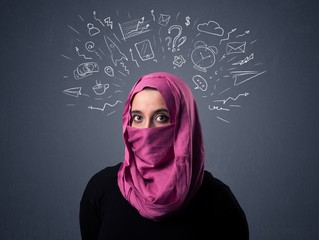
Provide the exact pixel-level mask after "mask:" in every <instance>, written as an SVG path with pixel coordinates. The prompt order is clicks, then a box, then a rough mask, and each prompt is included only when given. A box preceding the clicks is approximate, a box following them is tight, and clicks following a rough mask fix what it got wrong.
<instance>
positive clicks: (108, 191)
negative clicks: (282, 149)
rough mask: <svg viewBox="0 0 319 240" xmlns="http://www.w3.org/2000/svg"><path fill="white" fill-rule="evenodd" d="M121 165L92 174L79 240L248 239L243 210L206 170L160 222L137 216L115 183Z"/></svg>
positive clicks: (84, 202) (84, 196)
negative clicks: (187, 199)
mask: <svg viewBox="0 0 319 240" xmlns="http://www.w3.org/2000/svg"><path fill="white" fill-rule="evenodd" d="M119 167H120V164H117V165H116V166H113V167H107V168H105V169H103V170H101V171H99V172H98V173H96V174H95V175H94V176H93V177H92V178H91V179H90V181H89V182H88V184H87V186H86V188H85V191H84V193H83V196H82V199H81V203H80V228H81V236H82V239H83V240H106V239H107V240H113V239H116V240H121V239H126V240H127V239H130V240H143V239H147V240H153V239H164V240H169V239H174V240H178V239H196V240H199V239H227V240H231V239H234V240H247V239H249V230H248V223H247V219H246V216H245V213H244V211H243V210H242V208H241V206H240V205H239V203H238V201H237V199H236V198H235V196H234V194H233V193H232V192H231V190H230V188H229V187H228V186H227V185H226V184H224V183H223V182H221V181H220V180H218V179H217V178H215V177H213V175H212V174H211V173H210V172H208V171H205V174H204V179H203V183H202V185H201V187H200V189H199V190H198V192H197V193H196V195H195V196H194V197H193V199H192V200H191V201H190V203H189V204H188V205H187V206H186V207H185V208H184V209H183V210H182V211H180V212H179V213H178V214H175V215H173V216H170V217H169V218H167V219H165V220H163V221H158V222H157V221H152V220H149V219H147V218H144V217H142V216H141V215H140V214H139V213H138V211H137V210H136V209H135V208H134V207H132V206H131V205H130V204H129V202H127V200H126V199H125V198H124V197H123V196H122V194H121V192H120V190H119V187H118V185H117V172H118V169H119Z"/></svg>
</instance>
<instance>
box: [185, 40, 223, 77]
mask: <svg viewBox="0 0 319 240" xmlns="http://www.w3.org/2000/svg"><path fill="white" fill-rule="evenodd" d="M194 47H195V48H194V50H193V51H192V53H191V59H192V62H193V63H194V65H193V67H194V68H195V69H197V70H199V71H202V72H207V68H210V67H212V66H213V65H214V64H215V60H216V58H215V55H216V54H217V53H218V50H217V48H216V47H214V46H207V44H206V43H204V42H203V41H197V42H196V43H195V44H194Z"/></svg>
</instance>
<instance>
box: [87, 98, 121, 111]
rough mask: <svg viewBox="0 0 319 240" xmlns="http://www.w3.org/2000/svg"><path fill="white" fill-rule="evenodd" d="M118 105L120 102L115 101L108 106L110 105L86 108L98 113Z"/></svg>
mask: <svg viewBox="0 0 319 240" xmlns="http://www.w3.org/2000/svg"><path fill="white" fill-rule="evenodd" d="M119 103H122V102H121V101H119V100H118V101H116V102H115V103H114V104H110V103H104V105H103V107H101V108H100V107H93V106H88V108H89V109H92V110H99V111H102V112H103V111H104V110H105V109H106V108H107V107H109V108H113V107H115V106H116V105H117V104H119Z"/></svg>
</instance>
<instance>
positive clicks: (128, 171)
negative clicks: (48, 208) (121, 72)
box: [80, 72, 249, 240]
mask: <svg viewBox="0 0 319 240" xmlns="http://www.w3.org/2000/svg"><path fill="white" fill-rule="evenodd" d="M122 125H123V138H124V143H125V153H124V160H123V161H122V162H121V163H119V164H117V165H116V166H111V167H106V168H105V169H103V170H101V171H100V172H98V173H96V174H95V175H94V176H93V177H92V178H91V179H90V181H89V183H88V185H87V186H86V189H85V191H84V193H83V197H82V199H81V205H80V227H81V235H82V239H83V240H88V239H90V240H93V239H99V240H102V239H148V240H149V239H175V240H176V239H196V240H197V239H227V240H229V239H236V240H240V239H249V230H248V224H247V219H246V216H245V213H244V212H243V210H242V208H241V206H240V205H239V203H238V201H237V200H236V198H235V196H234V195H233V193H232V192H231V190H230V188H229V187H228V186H227V185H225V184H224V183H223V182H221V181H220V180H218V179H216V178H215V177H214V176H213V175H212V174H211V173H210V172H209V171H207V170H205V169H204V159H205V154H204V144H203V139H202V130H201V125H200V121H199V117H198V112H197V107H196V103H195V101H194V97H193V95H192V92H191V90H190V89H189V87H188V86H187V84H186V83H185V82H184V81H183V80H181V79H180V78H179V77H177V76H175V75H173V74H170V73H165V72H156V73H151V74H148V75H145V76H143V77H141V78H140V79H139V80H138V81H137V83H136V84H135V85H134V86H133V88H132V90H131V91H130V93H129V95H128V98H127V101H126V103H125V106H124V112H123V122H122Z"/></svg>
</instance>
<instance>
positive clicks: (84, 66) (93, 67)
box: [73, 62, 99, 80]
mask: <svg viewBox="0 0 319 240" xmlns="http://www.w3.org/2000/svg"><path fill="white" fill-rule="evenodd" d="M98 71H99V65H97V63H96V62H86V63H81V64H80V65H78V66H77V68H76V69H75V70H74V71H73V76H74V78H75V79H76V80H79V79H82V78H85V77H88V76H90V75H92V74H93V73H95V72H98Z"/></svg>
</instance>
